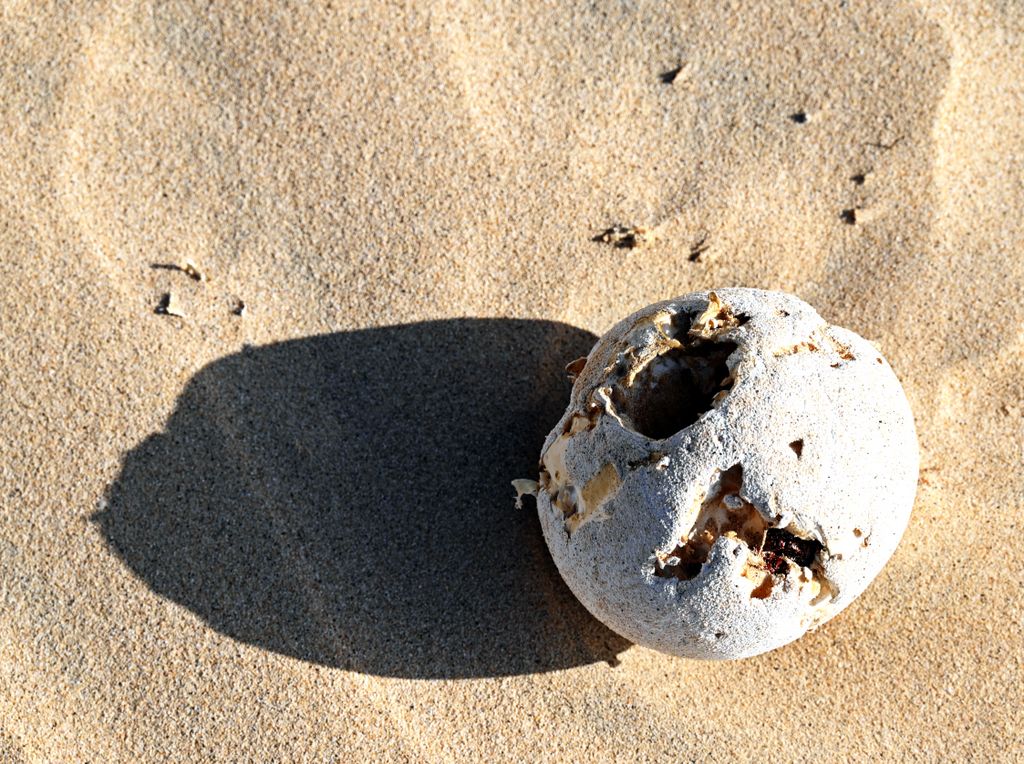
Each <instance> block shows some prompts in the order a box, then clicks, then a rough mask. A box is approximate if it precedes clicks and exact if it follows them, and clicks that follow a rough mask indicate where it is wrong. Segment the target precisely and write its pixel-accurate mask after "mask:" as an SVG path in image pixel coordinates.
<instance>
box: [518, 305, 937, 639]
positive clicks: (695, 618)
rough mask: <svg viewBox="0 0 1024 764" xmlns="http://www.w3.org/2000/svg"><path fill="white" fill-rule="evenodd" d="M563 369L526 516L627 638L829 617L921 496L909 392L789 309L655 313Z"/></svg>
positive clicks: (864, 352) (743, 635) (764, 633)
mask: <svg viewBox="0 0 1024 764" xmlns="http://www.w3.org/2000/svg"><path fill="white" fill-rule="evenodd" d="M567 369H568V370H569V372H570V374H571V375H572V376H574V377H575V384H574V386H573V390H572V396H571V400H570V404H569V408H568V409H567V410H566V412H565V414H564V416H563V417H562V419H561V420H560V421H559V422H558V424H557V425H556V426H555V428H554V430H552V431H551V434H550V435H548V437H547V439H546V441H545V443H544V448H543V451H542V454H541V470H540V479H539V480H538V486H537V507H538V512H539V515H540V520H541V525H542V527H543V530H544V537H545V539H546V541H547V544H548V547H549V549H550V550H551V555H552V557H553V558H554V561H555V563H556V565H557V566H558V569H559V571H560V572H561V574H562V577H563V578H564V579H565V581H566V583H567V584H568V585H569V587H570V588H571V589H572V591H573V592H574V593H575V595H576V596H577V597H578V598H579V600H580V601H581V602H582V603H583V604H584V605H585V606H586V607H587V609H589V610H590V612H591V613H593V614H594V615H595V616H596V617H597V618H598V619H599V620H601V621H602V622H604V623H605V624H606V625H608V626H609V627H610V628H611V629H613V630H614V631H616V632H618V633H619V634H621V635H623V636H624V637H626V638H627V639H630V640H632V641H633V642H636V643H638V644H641V645H645V646H648V647H651V648H654V649H657V650H662V651H664V652H667V653H671V654H673V655H680V656H685V657H689V658H705V659H729V658H743V657H748V656H752V655H757V654H759V653H763V652H765V651H767V650H772V649H774V648H777V647H780V646H782V645H784V644H786V643H788V642H791V641H792V640H794V639H797V638H798V637H800V636H801V635H803V634H804V633H805V632H807V631H808V630H809V629H813V628H815V627H817V626H819V625H821V624H822V623H824V622H825V621H827V620H828V619H830V618H832V617H833V616H834V615H836V613H838V612H839V611H841V610H842V609H843V608H844V607H846V606H847V605H848V604H850V602H852V601H853V600H854V599H855V598H856V597H857V596H858V595H859V594H860V593H861V592H862V591H864V589H865V588H866V587H867V585H868V584H869V583H870V582H871V581H872V579H874V578H875V576H876V575H878V572H879V571H880V570H881V569H882V567H883V566H884V565H885V563H886V561H887V560H888V559H889V557H890V556H891V555H892V554H893V552H894V551H895V549H896V546H897V544H898V543H899V539H900V537H901V535H902V534H903V531H904V529H905V527H906V525H907V521H908V519H909V516H910V510H911V507H912V505H913V502H914V494H915V491H916V487H917V470H918V453H917V439H916V436H915V433H914V423H913V417H912V415H911V412H910V407H909V405H908V403H907V399H906V396H905V395H904V393H903V389H902V387H901V386H900V383H899V381H898V380H897V378H896V375H895V374H894V373H893V371H892V369H891V368H890V367H889V364H888V363H887V362H886V361H885V359H884V358H883V357H882V355H881V353H880V352H879V351H878V349H877V348H876V347H874V346H873V345H872V344H871V343H870V342H868V341H867V340H865V339H863V338H861V337H860V336H858V335H856V334H854V333H853V332H851V331H848V330H846V329H841V328H838V327H835V326H831V325H829V324H828V323H826V322H825V321H824V320H823V319H822V318H821V317H820V316H819V315H818V314H817V313H816V312H815V310H814V309H813V308H811V307H810V306H809V305H807V304H806V303H805V302H803V301H802V300H800V299H798V298H796V297H794V296H792V295H788V294H783V293H779V292H768V291H763V290H758V289H720V290H717V291H714V292H697V293H693V294H688V295H685V296H683V297H679V298H676V299H674V300H668V301H666V302H661V303H657V304H655V305H651V306H649V307H647V308H644V309H643V310H640V311H638V312H637V313H634V314H633V315H632V316H630V317H629V318H626V319H625V320H623V321H621V322H620V323H619V324H617V325H616V326H615V327H613V328H612V329H611V331H609V332H608V333H607V334H605V335H604V336H603V337H602V338H601V339H600V340H598V342H597V344H596V345H595V346H594V348H593V349H592V350H591V352H590V354H589V355H588V356H587V357H586V359H579V360H578V361H574V362H573V363H571V364H569V366H568V367H567Z"/></svg>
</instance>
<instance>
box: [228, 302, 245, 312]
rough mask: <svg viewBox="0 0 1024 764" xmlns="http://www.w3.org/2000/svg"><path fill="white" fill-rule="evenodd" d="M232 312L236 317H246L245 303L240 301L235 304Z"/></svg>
mask: <svg viewBox="0 0 1024 764" xmlns="http://www.w3.org/2000/svg"><path fill="white" fill-rule="evenodd" d="M231 312H232V313H233V314H234V315H236V316H244V315H245V303H244V302H242V301H241V300H239V301H238V302H237V303H235V307H233V308H232V309H231Z"/></svg>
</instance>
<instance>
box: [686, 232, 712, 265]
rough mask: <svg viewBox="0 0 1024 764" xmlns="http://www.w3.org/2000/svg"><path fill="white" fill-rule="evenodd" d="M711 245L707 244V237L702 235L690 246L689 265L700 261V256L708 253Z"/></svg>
mask: <svg viewBox="0 0 1024 764" xmlns="http://www.w3.org/2000/svg"><path fill="white" fill-rule="evenodd" d="M710 246H711V245H710V244H708V235H707V234H704V235H703V236H701V237H700V238H699V239H697V241H695V242H694V243H693V244H691V245H690V257H689V260H690V262H691V263H696V262H698V261H699V260H700V256H701V255H703V254H704V253H705V252H707V251H708V248H709V247H710Z"/></svg>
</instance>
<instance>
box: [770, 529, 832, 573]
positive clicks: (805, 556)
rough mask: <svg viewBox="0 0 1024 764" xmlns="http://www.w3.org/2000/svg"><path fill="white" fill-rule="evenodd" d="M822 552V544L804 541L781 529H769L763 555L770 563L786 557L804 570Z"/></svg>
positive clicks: (812, 540) (810, 540)
mask: <svg viewBox="0 0 1024 764" xmlns="http://www.w3.org/2000/svg"><path fill="white" fill-rule="evenodd" d="M820 551H821V542H820V541H815V540H814V539H802V538H798V537H797V536H794V535H793V534H792V533H790V532H789V531H784V530H782V529H781V528H769V529H768V531H767V532H766V533H765V537H764V546H763V547H762V549H761V554H762V555H764V558H765V561H766V562H769V565H771V563H770V559H771V558H773V557H786V558H789V559H790V560H792V561H793V562H795V563H796V564H797V565H799V566H800V567H802V568H806V567H808V566H809V565H810V564H811V563H812V562H814V558H815V557H816V556H817V555H818V552H820Z"/></svg>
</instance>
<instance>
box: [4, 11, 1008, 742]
mask: <svg viewBox="0 0 1024 764" xmlns="http://www.w3.org/2000/svg"><path fill="white" fill-rule="evenodd" d="M207 5H208V4H207V3H198V2H196V3H193V2H188V1H187V0H185V1H183V2H174V3H158V4H154V5H153V6H152V7H150V6H148V5H134V4H132V3H129V2H100V3H72V4H69V5H68V6H64V5H62V6H61V7H59V8H50V7H49V6H48V5H45V4H43V3H37V2H29V0H20V1H19V0H12V2H8V3H5V4H4V6H3V11H2V13H0V25H2V26H0V28H2V42H3V44H2V47H0V59H2V62H3V65H2V67H0V86H2V87H0V94H2V95H0V109H2V120H3V122H2V124H3V129H2V130H0V160H2V161H0V255H2V256H0V274H2V279H0V317H2V321H3V364H2V366H0V385H2V391H3V398H2V406H0V428H2V429H0V432H2V434H3V437H4V444H5V445H4V448H3V459H2V460H0V470H2V473H0V475H2V477H0V497H2V505H0V506H2V513H0V603H2V605H0V608H2V611H0V612H2V615H0V759H3V760H4V761H8V760H9V761H15V762H57V761H86V760H89V761H104V762H108V761H109V762H114V761H139V762H141V761H168V760H170V761H211V760H220V761H243V760H257V761H300V760H306V761H356V760H368V759H379V760H393V761H455V760H462V761H479V760H489V761H504V760H532V761H615V760H618V761H637V760H658V761H679V760H682V761H689V760H697V761H732V760H741V761H812V760H813V761H821V760H825V761H849V760H861V761H868V760H880V759H888V760H894V761H907V760H944V761H953V760H978V761H996V760H1003V761H1011V760H1014V758H1015V757H1016V756H1018V755H1019V753H1020V748H1019V746H1020V743H1021V739H1022V737H1024V691H1022V689H1021V688H1022V686H1024V672H1022V666H1021V661H1022V653H1024V637H1022V612H1024V595H1022V589H1021V574H1022V570H1024V542H1022V540H1021V539H1022V531H1024V527H1022V520H1021V518H1022V509H1024V500H1022V496H1024V477H1022V473H1021V469H1020V467H1021V462H1022V457H1024V418H1022V417H1024V329H1022V326H1024V301H1022V296H1024V261H1022V254H1024V164H1022V162H1024V90H1022V88H1024V86H1022V83H1024V55H1022V53H1021V51H1022V49H1024V12H1022V11H1021V9H1020V7H1019V6H1015V5H1014V4H1012V3H1003V4H1000V3H995V2H993V3H991V4H983V3H957V4H955V5H956V8H953V9H944V8H942V7H940V4H932V3H920V4H919V5H917V4H904V3H891V4H890V3H853V2H851V3H839V2H836V3H830V4H828V7H827V8H825V7H824V6H823V5H822V6H819V7H815V8H809V7H807V6H806V5H804V4H794V5H793V6H792V7H789V8H782V7H781V6H780V7H777V8H776V9H775V10H774V11H771V12H769V11H768V10H765V9H764V8H763V7H762V5H761V4H755V3H750V4H747V5H743V4H734V5H731V6H730V7H727V8H726V7H722V8H721V9H720V10H709V8H712V7H714V8H718V7H719V6H724V5H725V4H719V3H693V4H692V7H688V6H689V4H686V3H672V4H664V3H655V2H651V3H640V4H638V5H637V7H634V5H636V4H628V5H629V6H630V7H629V8H628V9H627V8H625V7H624V6H625V5H627V4H619V3H611V2H609V3H598V4H595V5H594V6H593V7H592V6H590V5H584V4H579V7H578V8H577V9H576V10H574V11H569V10H566V9H565V8H564V7H562V6H563V5H564V4H559V3H542V2H533V1H531V2H527V3H519V2H507V3H494V4H489V5H488V7H487V8H483V7H481V5H480V4H478V3H473V2H469V0H463V1H461V2H460V1H459V0H448V1H444V0H442V1H440V2H435V3H426V2H424V3H416V4H414V5H415V8H414V9H410V8H399V7H394V8H391V7H385V6H384V5H383V4H381V3H376V2H372V3H371V2H366V3H364V4H363V5H357V4H355V3H341V2H337V1H335V2H334V3H330V2H327V3H317V4H305V3H301V4H295V5H294V6H291V5H289V6H285V5H284V4H280V5H278V4H268V3H245V2H238V3H234V4H232V6H231V7H224V5H225V4H221V3H218V4H215V5H214V7H213V8H208V7H207ZM764 5H765V6H767V5H768V4H764ZM772 5H777V4H772ZM951 5H953V4H951ZM257 6H258V7H257ZM677 67H681V69H680V71H679V72H678V74H677V75H676V76H675V78H674V80H673V81H672V82H671V83H667V82H664V81H662V80H663V79H670V77H665V78H662V77H661V75H662V74H664V73H666V72H669V71H672V70H674V69H676V68H677ZM797 114H804V115H805V119H804V120H803V121H799V120H798V119H797V118H795V116H794V115H797ZM851 211H852V212H851ZM615 224H622V225H626V226H641V227H646V228H650V229H654V230H653V236H652V237H651V238H653V241H648V242H647V243H646V244H645V245H644V246H642V247H638V248H635V249H629V248H617V247H615V246H612V245H611V244H609V243H602V242H597V241H592V240H591V239H592V237H594V236H595V235H597V234H599V233H600V232H601V231H602V230H604V229H606V228H608V227H610V226H612V225H615ZM187 259H191V260H192V261H194V262H195V264H196V265H197V266H198V267H199V269H200V270H201V271H202V272H203V273H204V274H205V275H206V276H207V279H206V280H205V281H202V282H200V281H195V280H193V279H191V278H190V277H189V275H188V274H186V273H184V272H182V271H178V270H173V269H168V268H154V267H152V266H153V265H154V264H165V265H168V264H170V265H173V264H178V265H183V264H184V262H185V261H186V260H187ZM726 285H749V286H759V287H764V288H771V289H784V290H789V291H792V292H794V293H796V294H797V295H799V296H800V297H802V298H804V299H806V300H807V301H809V302H810V303H811V304H812V305H814V306H815V307H816V308H817V309H818V310H819V311H820V312H821V313H822V315H824V316H825V317H826V318H827V319H828V320H829V321H831V322H833V323H836V324H838V325H841V326H847V327H849V328H851V329H853V330H855V331H857V332H859V333H860V334H863V335H865V336H867V337H869V338H872V339H875V340H877V341H878V342H880V343H881V347H882V348H883V349H884V352H885V353H886V355H887V357H888V358H889V360H890V361H891V363H892V365H893V367H894V368H895V369H896V370H897V372H898V373H899V374H900V376H901V378H902V380H903V382H904V384H905V386H906V389H907V393H908V395H909V397H910V400H911V403H912V405H913V407H914V410H915V413H916V416H917V421H918V428H919V436H920V441H921V447H922V458H923V466H924V473H923V476H922V480H921V485H920V490H919V494H918V500H917V504H916V507H915V511H914V515H913V518H912V520H911V523H910V527H909V529H908V531H907V534H906V536H905V538H904V542H903V544H902V546H901V547H900V549H899V550H898V552H897V554H896V556H895V557H894V559H893V560H892V562H891V563H890V564H889V566H888V567H887V568H886V569H885V571H884V572H883V574H882V576H881V577H880V578H879V579H878V580H877V581H876V582H875V583H874V584H873V585H872V586H871V587H870V588H869V590H868V591H867V592H866V593H865V595H864V596H863V597H862V598H861V599H860V600H858V601H857V602H856V603H854V604H853V605H852V606H851V607H850V608H848V609H847V610H846V611H845V612H844V613H843V614H841V615H840V616H839V617H838V618H836V619H835V620H834V621H832V622H830V623H828V624H827V625H826V626H825V627H823V628H821V629H820V630H819V631H817V632H815V633H813V634H811V635H809V636H807V637H805V638H804V639H802V640H800V641H798V642H796V643H794V644H792V645H790V646H788V647H785V648H783V649H781V650H778V651H776V652H774V653H770V654H767V655H765V656H762V657H759V658H755V659H751V660H747V661H742V662H736V663H729V664H705V663H697V662H691V661H685V660H677V659H673V658H669V657H665V656H662V655H660V654H657V653H654V652H650V651H648V650H644V649H640V648H637V647H635V646H629V645H627V644H625V643H624V642H623V641H622V640H621V639H619V638H617V637H615V636H614V635H613V634H611V633H610V632H608V631H607V630H605V629H603V628H602V627H600V626H599V625H598V624H596V623H595V622H594V621H593V619H591V618H589V617H588V616H587V614H586V613H585V612H584V611H583V610H582V609H581V608H580V606H579V605H578V604H577V603H575V602H574V600H573V599H572V597H571V595H570V594H569V593H568V592H567V590H566V588H565V586H564V585H563V584H562V583H561V581H560V580H559V579H558V577H557V574H556V572H555V571H554V569H553V566H552V564H551V562H550V560H549V558H548V557H547V554H546V550H545V548H544V546H543V542H542V541H541V540H540V535H539V529H538V525H537V521H536V518H535V517H533V516H532V514H531V513H530V512H519V513H516V512H515V511H514V509H513V492H512V490H511V488H510V486H509V484H508V481H509V480H510V479H512V478H515V477H524V476H526V475H528V474H529V472H530V471H531V469H532V468H533V466H534V465H535V459H536V455H537V449H538V448H539V445H540V441H541V438H542V437H543V434H544V433H545V432H546V431H547V429H548V428H549V427H550V426H551V424H552V423H553V422H554V421H555V420H556V419H557V416H558V413H559V411H560V409H561V407H562V405H563V404H564V400H565V396H566V394H567V390H568V387H567V385H566V383H565V382H564V378H563V376H562V374H561V366H562V365H563V364H564V363H565V362H566V361H569V360H571V359H573V358H575V357H576V356H577V355H579V354H580V352H579V351H581V350H582V351H584V352H585V350H586V349H587V347H588V346H589V344H590V342H592V340H593V336H594V333H600V332H602V331H604V330H605V329H606V328H607V327H608V326H610V324H611V323H612V322H613V321H614V320H616V319H617V318H619V317H621V316H623V315H625V314H627V313H629V312H631V311H633V310H635V309H636V308H638V307H640V306H642V305H644V304H646V303H649V302H652V301H654V300H657V299H661V298H665V297H670V296H673V295H676V294H681V293H684V292H687V291H691V290H695V289H701V288H707V287H709V286H726ZM165 293H171V294H172V295H173V296H174V302H173V303H172V304H173V305H174V306H175V307H177V308H178V309H179V310H180V312H182V313H184V317H175V316H171V315H161V314H157V313H155V312H154V308H155V307H156V306H157V305H158V304H160V302H161V299H162V297H163V295H164V294H165ZM239 301H241V302H243V303H244V304H245V310H244V312H243V315H241V316H239V315H235V313H234V312H233V311H234V310H235V309H236V308H237V307H238V306H239ZM1015 746H1017V748H1016V750H1015Z"/></svg>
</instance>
